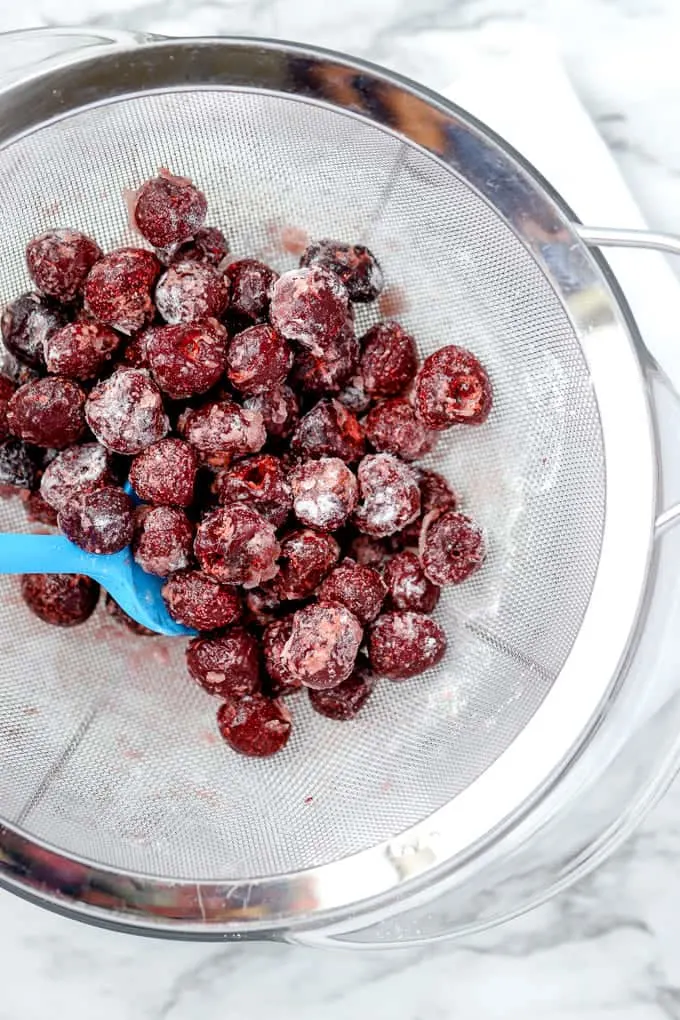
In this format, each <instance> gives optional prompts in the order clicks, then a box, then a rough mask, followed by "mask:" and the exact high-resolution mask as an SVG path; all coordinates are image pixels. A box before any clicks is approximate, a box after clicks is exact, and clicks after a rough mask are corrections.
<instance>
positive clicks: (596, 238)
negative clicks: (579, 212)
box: [574, 223, 680, 255]
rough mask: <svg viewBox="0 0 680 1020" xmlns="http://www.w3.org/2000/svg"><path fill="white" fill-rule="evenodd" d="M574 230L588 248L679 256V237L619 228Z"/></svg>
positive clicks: (652, 231)
mask: <svg viewBox="0 0 680 1020" xmlns="http://www.w3.org/2000/svg"><path fill="white" fill-rule="evenodd" d="M574 229H575V230H576V232H577V234H578V235H579V237H580V238H581V240H582V241H584V242H585V244H587V245H588V247H589V248H649V249H651V250H652V251H664V252H668V253H669V254H671V255H680V237H678V236H677V235H676V234H666V233H663V232H661V231H654V230H623V229H620V228H619V227H584V226H582V225H581V224H580V223H576V224H574Z"/></svg>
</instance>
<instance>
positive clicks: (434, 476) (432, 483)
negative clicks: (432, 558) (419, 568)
mask: <svg viewBox="0 0 680 1020" xmlns="http://www.w3.org/2000/svg"><path fill="white" fill-rule="evenodd" d="M418 488H419V489H420V516H419V517H418V518H417V519H416V520H415V521H412V523H411V524H408V525H407V526H406V527H405V528H404V529H403V531H401V532H399V535H398V536H395V538H399V539H400V540H401V546H402V548H405V547H407V546H409V545H411V546H417V545H418V541H419V539H420V529H421V526H422V523H423V519H424V518H425V516H426V515H427V514H428V513H429V512H430V510H455V509H456V494H455V492H454V491H453V489H452V488H451V486H450V485H449V483H448V482H447V481H446V479H445V478H444V477H443V476H442V475H440V474H439V472H438V471H432V470H431V469H430V468H419V469H418Z"/></svg>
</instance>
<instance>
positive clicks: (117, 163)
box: [0, 40, 656, 937]
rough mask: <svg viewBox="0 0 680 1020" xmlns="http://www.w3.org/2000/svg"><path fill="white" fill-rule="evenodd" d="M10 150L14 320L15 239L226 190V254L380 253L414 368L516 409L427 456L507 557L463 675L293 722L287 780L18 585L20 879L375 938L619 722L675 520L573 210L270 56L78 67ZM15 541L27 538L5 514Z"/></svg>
mask: <svg viewBox="0 0 680 1020" xmlns="http://www.w3.org/2000/svg"><path fill="white" fill-rule="evenodd" d="M0 146H1V148H0V173H2V178H3V186H4V191H5V202H4V203H3V206H2V209H0V225H1V227H2V230H1V231H0V238H1V241H0V245H1V251H2V261H1V262H0V296H1V297H2V298H3V299H6V298H8V297H9V296H11V295H12V294H14V293H16V292H17V291H19V290H21V289H22V288H24V287H25V286H26V283H27V279H26V275H25V269H24V266H23V260H22V258H21V251H22V248H23V245H24V244H25V242H26V240H27V239H28V238H29V237H30V236H31V235H32V234H34V233H36V232H39V231H40V230H43V229H45V228H46V227H48V226H51V225H53V224H54V223H55V222H58V223H61V224H71V225H76V226H79V227H82V228H84V229H87V230H89V231H91V232H92V233H93V234H94V235H95V236H97V238H98V239H99V240H100V242H101V243H102V244H103V245H104V246H112V245H117V244H120V243H126V242H134V241H135V240H137V241H138V238H135V237H134V236H133V235H132V234H131V233H130V231H129V228H128V226H127V222H126V213H125V205H124V202H123V192H124V190H125V189H126V188H130V187H134V186H135V185H137V184H138V183H139V181H140V180H142V179H144V178H145V177H146V176H148V175H149V174H151V173H154V172H155V171H156V169H157V168H158V166H160V165H169V166H170V168H171V169H173V170H174V171H176V172H182V173H186V174H189V175H190V176H193V177H195V179H196V180H197V181H198V182H200V184H201V185H202V186H203V187H204V188H205V190H206V192H207V194H208V198H209V202H210V207H211V221H212V222H216V223H219V224H221V225H224V226H226V228H227V231H228V233H229V236H230V238H231V241H232V249H233V250H234V252H235V253H237V254H246V253H255V254H259V255H261V256H262V257H263V258H266V259H267V260H268V261H270V262H272V263H273V264H274V265H275V266H276V267H277V268H279V269H282V268H286V267H288V266H291V265H293V264H294V258H293V256H291V255H289V254H287V253H286V252H285V250H283V248H282V246H281V244H280V238H281V231H282V229H285V228H288V227H294V228H303V229H305V230H307V231H308V232H309V233H310V234H312V235H317V236H318V235H328V234H330V235H337V236H343V237H348V238H352V239H355V240H357V241H361V242H362V243H366V244H368V245H370V247H372V248H373V249H374V250H375V251H376V252H378V253H379V255H380V257H381V259H382V261H383V265H384V268H385V271H386V276H387V279H388V281H389V283H390V285H391V286H392V287H393V288H395V290H396V291H397V292H398V293H400V294H402V295H403V296H404V297H405V299H406V308H405V312H404V314H403V315H401V316H400V317H401V318H402V319H403V321H404V322H405V324H406V325H407V326H408V327H412V328H413V330H414V331H415V333H416V336H417V337H418V340H419V343H420V347H421V350H422V352H423V354H427V353H429V352H431V351H432V350H434V349H436V348H437V347H439V346H441V345H442V344H444V343H449V342H459V343H461V344H463V345H465V346H469V347H471V348H472V349H473V350H474V351H475V352H476V353H477V354H478V355H479V356H480V357H481V358H482V360H483V361H485V362H486V363H487V364H488V367H489V369H490V372H491V376H492V379H493V381H494V386H495V392H496V404H495V410H494V413H493V415H492V418H491V419H490V421H489V423H488V424H487V425H486V426H485V427H484V428H481V429H476V430H469V431H468V432H466V433H463V432H459V433H450V434H448V435H447V436H446V437H445V438H444V440H443V441H442V443H441V446H440V447H439V449H438V451H437V452H436V454H435V455H433V456H432V457H431V459H430V462H431V464H432V465H433V466H435V467H437V468H438V469H440V470H442V471H443V472H444V473H445V474H447V475H448V477H449V478H450V479H451V481H452V483H453V485H454V487H455V488H456V489H458V490H459V491H460V492H461V494H462V497H463V501H464V506H465V507H466V509H468V510H469V511H470V512H471V513H472V514H473V515H474V516H476V517H477V518H478V519H479V520H480V521H481V522H482V523H483V524H484V526H485V527H486V529H487V532H488V535H489V542H490V550H491V553H490V557H489V561H488V563H487V564H486V566H485V568H484V570H483V571H482V572H481V573H480V574H479V575H478V576H477V578H475V579H474V580H471V581H470V582H468V583H467V584H466V585H464V586H462V587H461V588H460V589H457V590H453V591H450V592H447V593H446V595H445V597H444V598H443V600H442V603H441V607H440V609H439V611H438V613H439V617H440V619H441V620H442V622H443V623H444V625H445V627H446V629H447V631H448V632H449V636H450V639H451V651H450V654H449V656H448V657H447V659H446V660H445V662H444V663H443V664H442V667H441V668H439V669H438V670H436V671H433V672H432V673H430V674H429V675H427V676H425V677H423V678H421V679H419V680H417V681H413V682H410V683H408V684H404V685H401V686H400V687H398V688H395V687H393V686H392V685H389V684H386V683H383V684H382V685H381V686H380V687H379V689H378V692H377V694H376V696H375V699H374V701H373V703H372V705H371V706H370V707H369V708H368V709H367V711H366V713H365V714H364V716H363V718H361V719H360V720H357V722H356V723H355V724H353V725H352V726H348V727H342V726H340V727H338V726H335V725H334V724H332V723H326V722H325V721H324V720H320V719H319V718H318V717H315V718H314V719H313V720H312V719H311V717H310V713H308V712H307V710H306V707H305V705H304V703H302V704H300V705H297V704H296V705H295V706H294V711H295V714H296V721H297V727H296V736H295V738H294V739H293V741H292V742H291V746H290V748H289V749H288V750H287V751H286V752H285V753H284V754H283V755H281V756H279V757H278V758H276V759H273V760H272V761H266V762H252V761H244V760H243V759H239V758H238V757H236V756H233V755H232V754H230V753H229V752H228V751H227V750H226V749H223V748H222V747H220V745H219V743H218V742H216V739H215V737H214V721H213V720H214V710H215V705H214V704H212V703H211V702H210V700H209V699H207V698H206V697H205V695H203V694H201V693H200V692H198V691H197V690H195V689H194V688H193V687H192V686H191V685H190V683H189V682H188V681H187V680H186V678H185V677H184V675H183V668H182V649H181V648H177V647H176V645H174V644H173V645H172V646H168V647H165V646H158V645H154V646H151V645H149V646H145V647H146V651H144V649H143V647H142V646H141V645H131V644H130V640H129V638H127V637H126V638H125V639H123V640H122V641H121V640H117V639H114V638H113V637H112V635H111V633H110V631H109V630H108V629H107V628H106V627H105V625H103V624H102V626H101V629H100V630H98V631H95V632H94V638H93V639H90V640H88V639H84V640H79V639H78V638H75V637H74V635H73V634H61V633H59V632H57V631H52V632H50V633H48V634H46V633H45V629H44V628H42V627H41V626H40V625H39V624H38V623H36V622H35V621H34V620H33V619H32V618H30V617H29V616H28V614H27V613H26V612H25V610H24V609H23V608H22V607H21V605H20V604H17V603H16V601H15V602H13V601H12V598H13V596H12V594H11V593H10V591H9V589H3V598H4V604H5V606H6V607H7V610H6V613H5V619H4V625H5V630H4V632H3V648H2V653H3V661H4V662H5V664H6V676H5V688H4V693H5V697H4V699H3V705H2V708H0V735H1V736H2V737H3V740H2V742H1V743H0V748H1V749H2V750H0V762H1V763H2V770H1V771H0V774H1V775H2V785H1V786H0V814H1V815H2V819H3V825H4V829H2V830H0V855H1V860H0V868H1V869H2V871H3V876H4V878H3V880H4V881H5V883H6V884H8V885H10V886H12V887H14V888H16V889H17V890H19V891H22V892H23V893H24V894H27V895H35V896H37V897H39V898H41V899H42V900H48V901H50V902H52V904H53V905H55V906H59V907H61V908H63V909H68V908H69V907H70V908H72V909H75V910H77V911H78V912H79V913H81V914H82V915H84V916H86V917H90V918H97V919H99V920H103V921H108V922H110V923H112V922H115V923H117V924H122V925H128V926H130V927H142V928H146V929H148V930H156V931H167V932H172V931H175V932H178V933H180V934H192V935H200V936H202V937H209V936H211V935H213V936H220V935H221V934H223V933H229V932H232V933H235V934H241V933H243V932H246V933H247V932H251V931H252V932H256V931H259V932H262V931H268V930H272V929H276V928H280V927H286V928H288V929H289V930H290V929H293V930H294V929H295V928H296V927H300V926H310V925H312V926H313V925H314V924H317V923H320V922H321V921H323V920H324V919H328V917H329V916H330V915H331V914H332V915H333V917H334V919H335V920H337V919H338V918H341V917H342V916H343V915H347V914H348V913H356V912H362V911H367V912H370V911H372V910H380V909H381V908H382V906H383V905H384V904H385V903H387V902H389V901H393V900H394V898H395V896H398V895H405V894H408V895H416V894H417V893H418V892H419V891H421V892H422V891H423V890H424V889H425V887H426V885H428V884H429V883H431V882H432V880H433V878H434V877H435V876H436V877H438V878H441V877H442V875H445V874H452V873H453V872H454V871H455V870H456V869H457V868H458V867H462V866H464V864H465V862H466V861H467V860H468V859H469V855H470V854H471V853H472V852H474V853H475V854H476V856H477V858H479V859H482V858H483V856H484V854H488V853H492V852H493V848H494V846H495V844H496V843H497V842H498V840H499V839H500V838H501V836H503V835H504V834H509V833H510V834H511V833H512V831H513V826H514V825H515V824H516V822H517V820H518V818H521V817H522V816H523V815H524V814H525V813H526V812H527V810H528V807H529V805H530V804H535V803H537V802H539V801H540V800H541V798H543V797H544V796H545V795H546V794H547V793H548V792H549V791H550V789H551V787H552V784H553V783H554V782H555V781H556V779H557V778H558V777H559V775H560V772H561V770H562V769H563V768H564V766H565V764H566V763H567V762H569V760H570V759H571V757H572V756H573V755H574V754H575V753H577V752H580V751H582V750H583V747H584V746H585V745H586V744H587V741H588V740H589V738H590V735H591V734H592V733H593V732H594V730H595V729H596V727H597V725H598V722H599V719H600V714H601V712H602V711H603V710H604V708H605V706H606V704H607V699H608V697H609V696H610V694H611V691H612V689H613V687H614V685H615V683H616V680H617V677H618V673H619V669H620V666H621V663H622V661H623V659H624V656H625V655H626V652H627V651H628V648H629V644H630V641H631V636H632V635H633V633H634V630H635V625H636V622H637V619H638V614H639V611H640V607H641V604H642V601H643V597H644V592H645V583H646V578H647V572H648V567H649V560H650V555H651V548H652V539H653V525H654V519H655V516H656V493H655V451H654V438H653V434H652V429H651V424H650V416H649V408H648V404H647V398H646V392H645V386H644V380H643V377H642V370H641V367H640V364H639V361H638V358H637V355H636V349H635V341H634V338H633V336H632V335H631V331H630V328H629V323H628V322H627V320H626V318H625V315H624V313H623V312H622V311H621V308H620V306H619V304H618V302H617V297H616V295H615V294H614V293H613V292H612V290H611V287H610V284H609V279H608V276H607V274H606V272H605V270H604V269H603V267H602V265H601V263H600V262H599V261H598V259H597V258H596V257H595V256H594V255H593V254H591V253H590V252H589V251H588V248H587V247H586V244H585V243H583V242H584V241H585V240H586V238H585V237H582V236H580V234H579V228H575V227H574V226H573V223H572V216H571V214H570V212H569V210H568V209H566V208H565V207H564V206H563V204H562V203H561V202H560V201H559V199H558V198H557V197H556V196H554V195H552V194H551V193H550V192H549V191H548V190H547V189H546V187H545V185H544V182H542V181H541V180H540V178H538V176H537V175H535V174H534V173H533V172H532V170H531V169H530V168H529V167H527V166H526V165H525V164H524V163H523V162H522V161H521V159H519V157H516V156H515V155H514V154H513V153H512V152H510V151H508V150H507V148H506V147H505V146H504V145H503V144H502V143H501V142H500V141H499V140H498V139H496V138H495V137H494V136H493V135H491V134H490V133H489V132H488V131H487V130H486V129H485V128H483V127H482V126H481V125H479V124H477V123H476V122H475V121H474V120H473V119H472V118H470V117H468V116H467V115H466V114H465V113H464V112H463V111H461V110H458V109H456V108H455V107H453V106H452V105H451V104H448V103H446V102H445V101H444V100H442V99H441V98H439V97H437V96H434V95H433V94H430V93H428V92H426V91H425V90H423V89H419V88H418V87H416V86H415V85H413V84H412V83H409V82H406V81H404V80H402V79H400V78H398V77H396V76H393V75H389V74H388V73H387V72H382V71H379V70H377V69H375V68H373V67H370V66H369V65H365V64H361V63H359V62H354V61H350V60H348V59H346V58H342V57H338V56H336V55H333V54H329V53H323V52H320V51H312V50H307V49H304V48H302V47H296V46H292V45H285V44H281V43H263V42H254V41H249V40H192V41H186V42H177V41H173V42H170V41H166V42H158V43H145V44H144V45H140V46H137V47H134V46H132V45H130V46H127V45H126V44H125V43H124V42H123V41H120V42H117V43H115V44H114V46H113V47H112V48H111V47H106V46H104V47H103V49H102V52H101V55H99V56H96V55H93V56H91V55H90V54H89V52H87V51H85V52H80V53H79V54H78V55H77V56H76V57H74V59H73V61H72V62H68V63H65V64H63V66H62V65H61V64H59V65H58V66H56V67H52V66H50V68H49V69H47V70H43V71H42V72H37V73H28V74H27V75H26V76H25V77H24V79H22V80H21V81H19V82H15V83H13V84H12V85H11V86H10V87H8V88H7V89H6V91H5V93H4V95H3V102H2V104H0ZM18 211H20V214H18ZM375 314H376V313H375V310H371V309H366V308H362V309H361V311H360V312H359V314H358V329H359V330H361V329H363V328H364V327H366V326H367V325H368V324H369V323H370V322H371V321H373V318H374V316H375ZM613 363H616V366H617V368H616V374H615V376H614V375H613V374H612V371H611V366H612V364H613ZM631 477H633V478H635V480H636V484H635V485H634V486H632V487H631V485H630V479H631ZM0 518H1V519H0V527H2V529H3V530H7V529H8V528H9V527H14V526H16V525H17V520H16V519H15V518H14V517H13V511H12V509H11V507H10V505H9V504H5V505H4V506H3V507H2V508H1V512H0ZM624 549H625V558H624V557H623V556H622V550H624ZM612 600H614V602H615V605H616V612H615V613H612V611H611V607H612ZM81 633H83V636H84V638H85V635H86V632H85V631H83V632H81ZM90 634H92V632H91V631H90ZM154 649H155V650H154ZM27 675H28V676H30V677H31V683H30V685H29V686H28V687H27V684H26V677H27ZM28 692H30V697H29V694H28ZM17 720H20V721H19V723H18V722H17ZM46 847H48V848H49V849H46Z"/></svg>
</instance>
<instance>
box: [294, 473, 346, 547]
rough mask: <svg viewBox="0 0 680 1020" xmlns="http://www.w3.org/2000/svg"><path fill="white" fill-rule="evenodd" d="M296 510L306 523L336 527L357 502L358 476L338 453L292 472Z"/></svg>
mask: <svg viewBox="0 0 680 1020" xmlns="http://www.w3.org/2000/svg"><path fill="white" fill-rule="evenodd" d="M291 486H292V489H293V511H294V513H295V516H296V517H297V519H298V520H299V521H301V522H302V524H306V525H308V526H309V527H312V528H319V529H320V530H321V531H336V530H337V529H338V528H339V527H341V526H342V525H343V524H344V522H345V521H346V520H347V518H348V517H349V515H350V514H351V513H352V511H353V510H354V507H355V506H356V502H357V480H356V478H355V477H354V475H353V474H352V472H351V471H350V469H349V468H348V467H347V465H346V464H345V463H344V462H343V461H341V460H340V459H339V458H338V457H322V458H320V459H319V460H308V461H306V462H305V463H304V464H300V465H298V467H297V468H295V470H294V471H293V473H292V475H291Z"/></svg>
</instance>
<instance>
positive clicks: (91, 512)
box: [58, 485, 134, 554]
mask: <svg viewBox="0 0 680 1020" xmlns="http://www.w3.org/2000/svg"><path fill="white" fill-rule="evenodd" d="M58 523H59V527H60V528H61V530H62V531H63V532H64V534H65V535H66V537H67V538H68V539H69V541H70V542H74V543H75V545H77V546H80V548H81V549H84V550H85V552H89V553H105V554H106V553H115V552H120V550H121V549H124V548H125V546H126V545H129V544H130V542H131V541H132V535H133V532H134V513H133V505H132V500H131V499H130V497H129V496H128V495H127V493H125V492H123V490H122V489H117V488H116V487H115V486H113V485H103V486H102V487H101V488H100V489H93V490H92V491H91V492H81V493H77V494H76V495H74V496H72V497H71V499H70V500H69V501H68V502H67V503H66V504H65V506H64V507H62V509H61V510H60V511H59V517H58Z"/></svg>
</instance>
